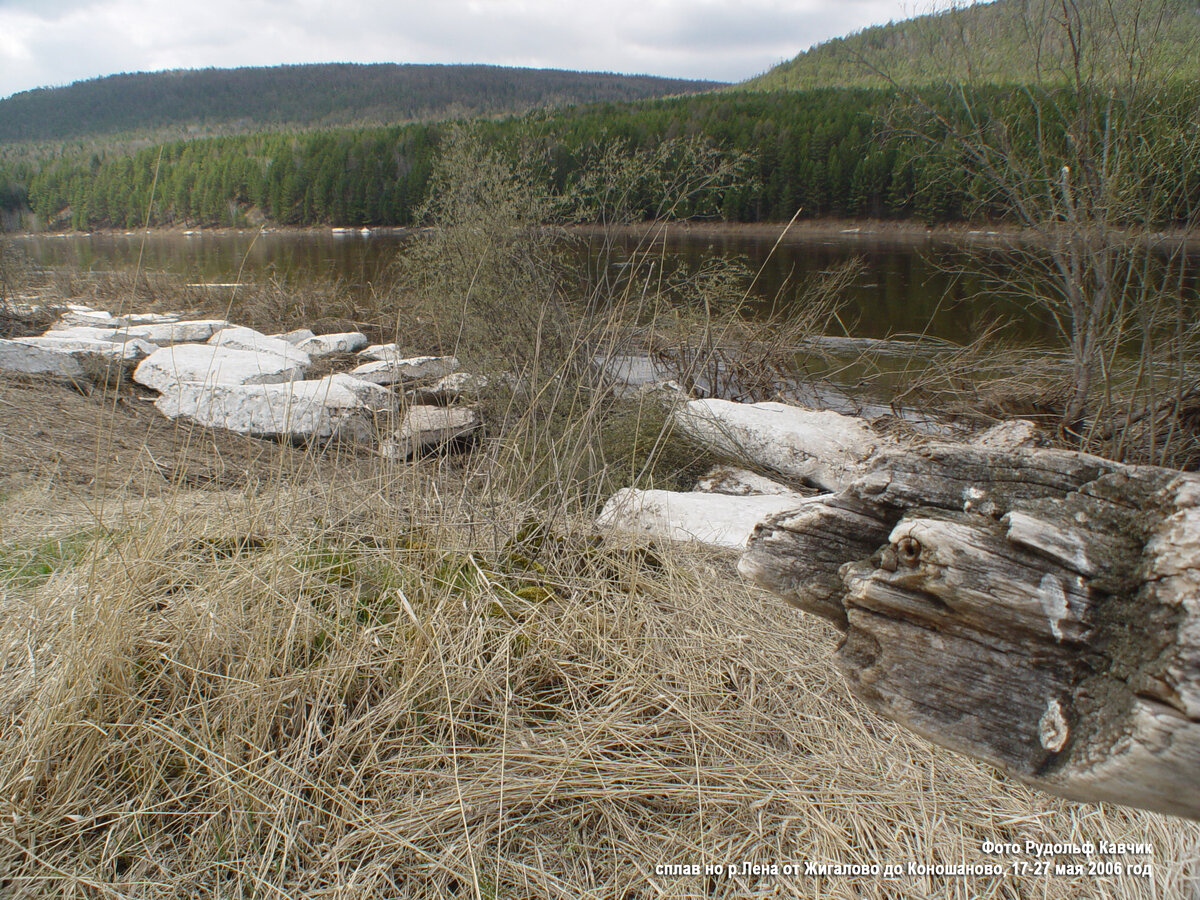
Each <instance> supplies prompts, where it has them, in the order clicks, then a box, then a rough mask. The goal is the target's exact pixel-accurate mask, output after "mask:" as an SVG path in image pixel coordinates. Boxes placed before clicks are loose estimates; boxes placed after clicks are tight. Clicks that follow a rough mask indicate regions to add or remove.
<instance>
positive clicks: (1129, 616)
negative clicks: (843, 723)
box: [740, 444, 1200, 818]
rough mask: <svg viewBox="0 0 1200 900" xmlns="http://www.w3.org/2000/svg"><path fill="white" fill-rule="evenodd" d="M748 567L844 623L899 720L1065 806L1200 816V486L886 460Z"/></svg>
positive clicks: (756, 553) (753, 543)
mask: <svg viewBox="0 0 1200 900" xmlns="http://www.w3.org/2000/svg"><path fill="white" fill-rule="evenodd" d="M740 569H741V571H742V572H743V574H745V575H747V576H748V577H750V578H751V579H753V580H754V581H755V582H757V583H758V584H760V585H762V586H764V587H766V588H768V589H770V590H772V591H774V592H776V593H778V594H780V595H781V596H783V597H784V598H785V599H787V600H788V601H789V602H791V603H794V604H796V605H798V606H800V607H801V608H802V609H805V610H807V611H809V612H813V613H816V614H819V615H821V616H823V617H825V618H827V619H830V620H831V621H833V622H834V623H835V624H836V625H837V626H838V627H839V628H841V629H842V630H843V632H844V639H843V641H842V643H841V645H840V647H839V649H838V652H837V656H836V659H837V663H838V665H839V667H840V669H841V671H842V672H843V674H844V675H845V677H846V678H847V680H848V682H849V684H850V685H851V688H852V689H853V690H854V692H855V693H856V694H857V695H858V696H859V697H860V698H862V699H863V700H864V701H865V702H866V703H868V704H869V705H870V706H872V707H873V708H874V709H876V710H878V711H880V712H881V713H883V714H884V715H886V716H888V717H890V718H892V719H894V720H896V721H897V722H899V723H901V724H903V725H905V726H907V727H909V728H911V729H913V730H914V731H917V732H919V733H921V734H923V735H925V736H927V737H928V738H930V739H931V740H933V741H935V742H937V743H940V744H943V745H945V746H948V747H951V748H953V749H955V750H958V751H961V752H963V753H966V754H969V755H971V756H974V757H977V758H980V759H983V760H986V761H987V762H989V763H991V764H993V765H995V766H997V767H999V768H1001V769H1003V770H1004V771H1006V772H1009V773H1011V774H1012V775H1015V776H1016V777H1018V778H1020V779H1022V780H1025V781H1027V782H1029V783H1031V784H1034V785H1037V786H1040V787H1042V788H1045V789H1047V790H1049V791H1052V792H1055V793H1058V794H1062V795H1064V796H1068V797H1072V798H1075V799H1080V800H1104V801H1111V802H1116V803H1123V804H1129V805H1132V806H1139V807H1143V808H1146V809H1152V810H1157V811H1160V812H1165V813H1169V814H1173V815H1180V816H1187V817H1191V818H1200V477H1197V476H1194V475H1189V474H1184V473H1179V472H1175V471H1170V470H1165V469H1156V468H1149V467H1127V466H1121V465H1119V464H1117V463H1113V462H1110V461H1107V460H1102V459H1099V458H1096V457H1092V456H1087V455H1085V454H1081V453H1071V452H1065V451H1054V450H1038V449H1022V450H1004V449H995V448H989V447H986V446H983V447H981V446H963V445H957V444H938V445H929V446H926V447H918V448H910V449H905V450H902V451H901V450H892V451H885V452H882V453H879V454H878V455H876V456H875V457H874V458H873V459H872V460H870V461H869V462H868V463H866V464H865V466H864V468H863V470H862V472H861V474H860V475H859V476H858V477H857V478H856V479H855V480H853V481H851V482H849V483H848V484H846V485H845V486H844V487H843V488H842V489H841V490H840V491H839V492H838V493H836V494H834V495H832V496H830V497H828V498H826V499H823V500H820V501H818V502H816V503H812V504H810V505H809V506H808V507H807V508H805V509H803V510H799V511H794V512H789V513H784V514H781V515H778V516H775V517H774V518H772V519H769V520H767V521H766V522H764V523H762V524H760V525H759V526H758V527H757V528H756V529H755V532H754V534H753V535H752V536H751V539H750V543H749V549H748V551H747V552H746V554H745V556H744V557H743V559H742V561H741V564H740Z"/></svg>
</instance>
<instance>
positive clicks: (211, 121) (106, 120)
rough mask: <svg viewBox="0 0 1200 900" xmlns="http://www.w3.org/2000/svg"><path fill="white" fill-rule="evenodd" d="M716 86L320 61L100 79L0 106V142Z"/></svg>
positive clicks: (251, 126) (407, 115)
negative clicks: (317, 63)
mask: <svg viewBox="0 0 1200 900" xmlns="http://www.w3.org/2000/svg"><path fill="white" fill-rule="evenodd" d="M719 86H721V84H720V82H713V81H689V80H682V79H675V78H660V77H655V76H650V75H617V74H612V73H607V72H570V71H563V70H558V69H521V68H509V67H504V66H484V65H415V64H412V65H401V64H392V63H379V64H370V65H359V64H354V63H329V64H319V65H296V66H272V67H262V68H257V67H256V68H240V69H188V70H179V71H172V72H154V73H136V74H126V75H111V76H108V77H105V78H96V79H92V80H89V81H78V82H75V83H74V84H71V85H68V86H66V87H55V88H39V89H37V90H32V91H23V92H21V93H18V94H14V95H13V96H11V97H8V98H6V99H4V100H0V143H10V142H18V141H48V140H63V139H72V138H81V137H90V136H101V135H112V134H121V133H131V132H132V133H139V132H146V133H149V132H159V131H162V130H163V129H171V128H177V129H180V131H181V134H180V136H186V132H187V131H189V130H190V131H195V132H197V133H206V134H211V133H224V134H231V133H233V134H238V133H247V132H254V131H260V130H264V129H270V128H276V127H288V128H306V127H323V126H343V125H351V124H391V123H398V122H413V121H428V120H434V119H448V118H470V117H476V116H489V115H502V114H512V113H522V112H526V111H529V110H531V109H537V108H546V107H559V106H565V105H569V104H578V103H591V102H596V101H604V102H621V101H629V100H642V99H648V98H654V97H664V96H670V95H676V94H691V93H697V92H700V91H706V90H711V89H713V88H716V87H719Z"/></svg>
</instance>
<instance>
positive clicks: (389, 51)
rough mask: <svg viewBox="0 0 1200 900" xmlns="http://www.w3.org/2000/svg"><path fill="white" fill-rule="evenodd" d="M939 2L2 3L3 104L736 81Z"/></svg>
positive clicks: (0, 69)
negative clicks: (298, 70)
mask: <svg viewBox="0 0 1200 900" xmlns="http://www.w3.org/2000/svg"><path fill="white" fill-rule="evenodd" d="M946 5H947V3H945V2H941V0H923V2H912V0H907V2H905V0H336V2H335V0H190V2H189V0H0V97H6V96H8V95H10V94H13V93H16V92H17V91H23V90H28V89H30V88H35V87H45V86H51V85H62V84H68V83H70V82H72V81H78V80H80V79H83V78H94V77H97V76H100V75H111V74H114V73H117V72H138V71H154V70H159V69H183V68H202V67H205V66H218V67H230V66H266V65H277V64H280V63H306V62H432V63H494V64H498V65H512V66H535V67H549V68H562V69H588V70H601V71H612V72H626V73H647V74H652V75H672V76H678V77H686V78H710V79H714V80H718V81H740V80H741V79H744V78H749V77H750V76H752V75H756V74H758V73H760V72H762V71H765V70H766V69H768V68H770V67H771V66H772V65H774V64H775V63H777V62H780V61H781V60H784V59H790V58H791V57H792V56H795V55H796V54H797V53H798V52H800V51H801V50H805V49H807V48H808V47H810V46H811V45H812V44H814V43H818V42H820V41H823V40H825V39H827V38H830V37H834V36H836V35H840V34H845V33H846V32H848V31H852V30H855V29H859V28H864V27H866V26H868V25H873V24H879V23H883V22H887V21H889V20H891V19H902V18H908V17H909V16H912V15H916V14H918V13H922V12H928V11H929V10H930V9H931V8H933V7H934V6H938V7H945V6H946Z"/></svg>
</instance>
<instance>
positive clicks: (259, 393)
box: [155, 375, 395, 442]
mask: <svg viewBox="0 0 1200 900" xmlns="http://www.w3.org/2000/svg"><path fill="white" fill-rule="evenodd" d="M394 401H395V396H394V395H393V394H392V392H391V391H388V390H387V389H385V388H381V387H379V386H378V385H374V384H370V383H368V382H365V381H361V380H359V379H357V378H352V377H351V376H349V375H330V376H327V377H325V378H321V379H318V380H314V381H291V382H287V383H283V384H244V385H243V384H197V383H189V384H180V385H176V386H175V387H174V388H173V389H172V390H170V391H169V392H167V393H164V394H163V395H162V396H161V397H159V398H158V400H157V401H155V406H156V407H157V408H158V409H159V411H160V412H162V413H163V414H164V415H166V416H168V417H169V418H172V419H175V418H180V417H183V418H186V419H189V420H191V421H193V422H196V423H198V424H201V425H205V426H208V427H212V428H224V429H227V430H229V431H236V432H238V433H239V434H248V435H255V436H258V437H292V438H307V439H324V438H332V437H338V438H342V439H349V440H354V441H360V442H366V441H370V440H372V439H373V437H374V426H373V422H372V414H373V413H374V412H376V411H379V410H384V409H388V408H389V407H390V406H391V405H392V404H393V403H394Z"/></svg>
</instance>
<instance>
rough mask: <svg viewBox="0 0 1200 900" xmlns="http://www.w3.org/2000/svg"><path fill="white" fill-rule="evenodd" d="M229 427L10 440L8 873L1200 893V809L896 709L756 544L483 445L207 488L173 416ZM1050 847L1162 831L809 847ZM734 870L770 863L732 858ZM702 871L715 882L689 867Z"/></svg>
mask: <svg viewBox="0 0 1200 900" xmlns="http://www.w3.org/2000/svg"><path fill="white" fill-rule="evenodd" d="M0 387H2V388H3V391H4V399H5V400H8V399H10V398H11V399H14V400H19V399H20V396H19V395H15V394H14V391H15V390H16V388H17V387H18V386H16V385H14V384H12V383H10V382H4V383H3V385H0ZM39 390H41V391H43V392H45V391H51V392H52V391H53V390H54V389H53V388H52V387H49V388H48V387H47V386H44V385H42V386H40V387H39ZM58 390H60V391H66V390H67V389H66V388H58ZM78 402H80V403H86V404H95V405H96V406H97V407H98V408H99V412H98V414H97V422H96V424H97V427H98V428H99V429H100V430H99V431H98V433H97V434H96V436H95V439H96V440H97V441H98V442H100V443H101V444H102V443H103V442H104V441H106V440H108V439H109V436H110V435H112V434H113V433H115V432H119V431H121V430H124V429H126V428H127V426H128V424H129V423H128V421H127V419H126V418H125V413H124V411H123V410H122V409H120V408H113V407H111V406H109V405H106V401H105V400H103V399H102V398H100V397H99V396H94V397H91V398H78ZM4 426H5V434H6V436H7V435H10V434H12V433H13V430H12V429H13V419H11V418H8V419H5V421H4ZM42 427H44V428H46V429H50V430H53V428H55V427H61V426H55V425H54V424H53V423H50V422H43V425H42ZM81 436H82V435H79V437H81ZM48 437H51V438H53V437H54V436H53V435H48ZM214 438H215V442H214ZM226 440H227V439H226V438H221V437H217V436H213V435H203V434H199V433H190V432H188V431H187V430H186V429H185V428H182V427H179V428H176V427H174V426H170V433H169V434H159V435H157V436H156V438H155V441H156V442H155V441H150V440H147V441H146V442H145V443H144V445H143V447H142V449H141V450H140V451H136V450H135V452H134V455H133V456H131V457H128V456H127V457H125V458H123V459H122V460H121V463H120V466H119V467H117V466H112V465H109V464H108V463H107V462H106V460H105V457H104V456H103V455H90V454H89V453H88V451H87V449H86V448H84V447H80V448H78V453H79V455H80V456H83V457H85V458H87V461H88V462H90V464H91V469H92V472H93V476H94V477H93V478H91V479H90V480H89V479H88V478H86V470H87V468H88V466H87V465H86V464H84V465H81V466H80V468H79V469H78V470H76V471H73V472H67V471H63V470H61V469H60V470H58V471H45V470H43V471H39V470H38V463H39V460H40V459H42V458H43V457H44V453H39V452H38V448H37V447H36V446H35V445H30V447H29V454H30V458H27V459H25V460H24V461H23V464H22V460H21V459H20V458H19V457H17V456H13V455H10V457H9V458H8V459H6V464H7V465H6V471H7V472H9V473H15V472H16V471H18V470H20V469H22V468H23V469H24V470H25V471H26V472H27V473H29V474H28V475H27V476H26V477H24V478H20V479H17V478H14V477H13V475H12V474H10V476H9V477H8V478H7V479H6V481H5V484H4V499H3V501H2V503H3V505H2V507H0V510H2V513H3V515H2V517H0V520H2V521H3V522H4V523H5V526H4V533H3V535H2V537H0V545H2V549H0V559H3V564H0V579H2V582H0V603H2V604H3V610H2V615H0V647H2V648H3V652H4V658H5V664H4V668H3V679H2V681H0V705H2V706H3V708H4V710H5V715H4V723H3V726H2V727H0V822H2V823H3V825H2V830H0V871H2V872H3V873H4V874H3V876H0V883H2V884H3V886H4V887H3V890H4V892H5V893H6V895H8V896H14V897H51V896H62V897H66V896H97V897H164V898H165V897H178V896H194V897H214V898H215V897H228V896H253V897H272V896H275V897H283V896H287V897H300V896H303V897H330V896H338V897H359V896H361V897H370V896H419V897H430V896H446V897H450V896H462V897H620V898H631V897H660V896H666V897H696V896H714V897H745V896H773V895H775V894H776V893H778V894H780V895H783V896H828V897H847V898H849V897H856V898H857V897H864V896H866V897H896V896H929V897H961V898H968V897H971V898H975V897H1041V896H1044V895H1045V891H1047V890H1051V891H1052V893H1053V895H1054V896H1056V897H1080V898H1082V897H1095V896H1108V897H1181V896H1186V895H1187V891H1188V890H1190V888H1188V884H1189V883H1190V884H1192V885H1194V883H1195V882H1194V880H1192V881H1190V879H1194V878H1195V877H1196V868H1195V867H1196V864H1197V857H1198V854H1200V830H1198V827H1197V826H1196V825H1194V824H1185V823H1182V822H1179V821H1173V820H1170V819H1166V818H1163V817H1160V816H1156V815H1153V814H1149V813H1141V812H1137V811H1131V810H1124V809H1119V808H1098V807H1094V806H1081V805H1076V804H1072V803H1069V802H1067V801H1062V800H1057V799H1053V798H1049V797H1047V796H1045V795H1042V794H1038V793H1035V792H1031V791H1029V790H1027V789H1025V788H1023V787H1022V786H1020V785H1018V784H1015V783H1013V782H1011V781H1009V780H1007V779H1005V778H1003V777H1002V776H1000V775H998V774H997V773H996V772H994V771H992V770H990V769H989V768H988V767H986V766H984V765H980V764H977V763H974V762H972V761H970V760H966V759H964V758H961V757H957V756H956V755H954V754H952V753H950V752H948V751H945V750H941V749H939V748H936V747H933V746H932V745H930V744H928V743H927V742H925V741H923V740H922V739H920V738H918V737H915V736H913V735H911V734H907V733H905V732H903V731H901V730H900V729H898V728H897V727H896V726H894V725H892V724H890V723H888V722H885V721H882V720H880V719H878V718H877V717H875V716H874V715H873V714H872V713H870V712H869V711H868V710H866V709H864V708H862V707H860V706H859V705H858V704H857V703H856V702H855V701H854V700H853V698H851V697H850V696H848V695H847V694H846V691H845V688H844V687H843V685H842V684H841V683H840V681H839V679H838V677H837V675H836V674H835V673H834V672H833V670H832V665H831V661H830V658H831V653H832V650H833V637H834V635H833V632H832V631H831V630H829V629H828V628H826V627H825V626H824V625H823V624H821V623H819V622H817V621H814V620H813V619H810V618H806V617H804V616H803V615H801V614H799V613H797V612H794V611H792V610H789V609H787V608H785V607H783V606H782V605H781V604H779V603H778V602H777V601H775V600H774V599H772V598H771V597H768V596H766V595H763V594H761V593H759V592H757V591H756V590H753V589H751V588H749V587H748V586H747V585H745V584H744V583H742V582H741V581H740V580H739V579H738V578H737V576H736V575H735V573H734V572H733V569H732V560H731V559H730V558H728V557H723V556H715V555H711V554H708V553H705V552H702V551H697V550H691V549H684V548H679V547H665V546H657V547H648V546H646V545H644V544H639V543H636V542H630V541H627V540H621V539H613V538H608V539H606V540H605V541H603V542H597V541H596V540H595V539H594V538H593V537H592V533H591V529H590V526H589V523H588V520H587V519H586V518H582V517H567V518H562V517H560V515H559V510H558V509H557V508H545V507H542V506H540V505H539V503H537V502H531V501H530V500H528V499H527V498H526V499H524V500H521V499H519V498H514V497H510V496H505V495H504V494H503V493H500V492H496V491H493V490H489V489H487V488H486V486H485V483H486V471H485V470H484V468H483V466H484V461H483V459H482V458H481V457H480V456H478V455H477V456H472V457H451V458H441V459H431V460H425V461H422V462H418V463H412V464H401V463H394V462H388V461H386V460H382V459H378V458H375V457H372V456H368V455H356V454H350V453H343V454H342V455H340V456H338V455H336V454H331V453H328V452H327V453H325V454H324V455H322V454H320V453H318V452H317V451H304V450H301V449H297V448H292V447H289V446H279V445H269V444H262V443H261V442H257V443H259V445H260V446H261V447H262V448H264V451H265V452H264V454H263V455H262V456H261V457H259V458H257V459H256V461H255V462H253V463H251V462H248V461H243V462H242V463H240V464H238V465H235V466H230V467H228V469H227V472H226V478H224V479H213V480H211V481H209V482H207V483H203V484H197V483H196V482H195V481H194V480H192V479H190V478H188V477H187V475H186V469H181V470H179V471H178V472H177V473H176V474H175V475H174V476H172V475H171V473H169V472H168V471H166V470H164V469H162V468H161V467H160V465H156V462H157V463H159V464H161V462H162V460H160V459H158V457H159V456H160V455H161V450H162V449H163V447H162V446H161V444H162V443H164V442H170V443H171V444H172V445H173V446H175V447H176V448H182V447H187V448H189V450H190V451H191V452H193V453H200V454H201V455H202V456H203V457H204V458H205V459H206V460H207V461H208V462H209V464H210V465H211V464H214V461H215V459H216V458H217V457H227V456H228V455H229V454H231V453H232V452H233V450H234V447H233V446H232V443H242V442H240V441H238V442H232V443H228V442H227V443H221V442H222V441H226ZM244 443H245V444H247V445H248V444H250V443H254V442H249V441H246V442H244ZM89 457H90V458H89ZM151 457H153V459H151ZM226 461H227V462H228V459H226ZM116 468H119V470H120V472H121V473H123V475H124V476H125V477H124V478H123V479H116V480H114V479H112V478H111V477H108V476H109V474H110V473H111V472H112V470H113V469H116ZM1026 840H1033V841H1039V842H1044V843H1052V842H1063V841H1075V842H1083V841H1089V840H1090V841H1099V840H1111V841H1130V842H1145V843H1149V844H1151V845H1152V846H1153V854H1154V855H1153V858H1152V860H1150V861H1152V863H1153V869H1154V875H1153V877H1151V878H1149V879H1142V878H1133V877H1128V876H1126V877H1118V876H1113V877H1105V878H1098V879H1097V878H1093V877H1087V876H1082V875H1081V876H1074V877H1067V876H1055V875H1050V876H1047V877H1038V878H1034V877H1029V876H1025V877H1015V876H1013V875H1011V874H1010V875H1006V876H1002V877H967V878H942V877H927V876H915V875H913V876H910V875H904V876H902V877H900V878H895V879H884V878H882V877H875V876H866V877H814V876H805V875H803V874H800V875H795V874H788V875H785V874H783V869H782V866H784V865H785V864H788V865H796V866H799V867H801V869H802V867H803V864H804V863H805V862H806V861H813V862H819V863H842V864H851V863H867V864H870V863H875V862H878V863H880V864H887V863H899V864H907V862H909V861H912V862H919V863H930V864H932V863H943V864H944V863H977V864H984V863H988V862H1002V863H1003V862H1007V861H1008V860H1006V859H1004V858H997V857H994V856H989V855H988V854H986V853H985V852H984V851H983V849H982V847H983V845H984V842H985V841H993V842H1004V843H1009V842H1014V841H1015V842H1020V843H1024V841H1026ZM1127 861H1128V860H1127ZM1139 861H1143V860H1140V859H1139ZM743 862H746V863H761V864H766V865H769V864H772V863H774V864H778V865H779V866H780V867H781V868H780V874H778V875H774V876H772V875H765V876H754V875H749V874H742V872H741V868H740V867H741V864H742V863H743ZM730 863H737V864H738V866H739V869H738V874H737V875H735V876H728V875H723V876H721V877H706V876H705V875H704V874H703V872H704V866H705V865H715V864H721V865H728V864H730ZM673 864H674V865H697V866H699V867H700V869H699V871H700V872H701V874H700V875H691V874H666V873H667V872H679V871H683V872H687V871H688V870H664V869H660V868H658V867H659V866H669V865H673Z"/></svg>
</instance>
